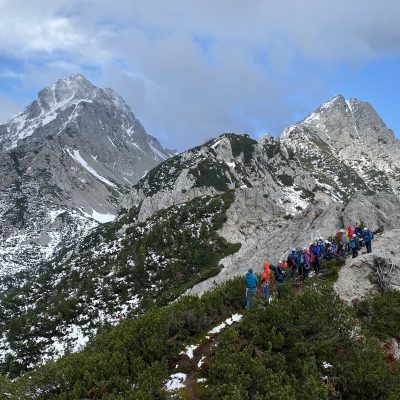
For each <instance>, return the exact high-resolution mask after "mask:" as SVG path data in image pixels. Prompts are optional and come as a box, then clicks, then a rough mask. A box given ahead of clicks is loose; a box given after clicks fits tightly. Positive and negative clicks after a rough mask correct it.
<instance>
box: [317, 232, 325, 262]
mask: <svg viewBox="0 0 400 400" xmlns="http://www.w3.org/2000/svg"><path fill="white" fill-rule="evenodd" d="M317 244H318V246H319V248H320V250H321V257H322V258H325V255H326V246H325V241H324V238H322V237H320V238H319V239H318V242H317Z"/></svg>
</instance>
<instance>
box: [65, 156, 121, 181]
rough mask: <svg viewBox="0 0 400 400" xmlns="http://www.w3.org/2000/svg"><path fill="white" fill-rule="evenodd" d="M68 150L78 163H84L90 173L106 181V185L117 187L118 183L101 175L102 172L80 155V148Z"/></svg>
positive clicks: (83, 165)
mask: <svg viewBox="0 0 400 400" xmlns="http://www.w3.org/2000/svg"><path fill="white" fill-rule="evenodd" d="M66 152H67V153H68V154H69V155H70V157H71V158H72V159H74V160H75V161H76V162H77V163H79V164H80V165H82V167H83V168H85V169H86V170H87V171H88V172H89V173H90V174H92V175H93V176H94V177H95V178H97V179H98V180H99V181H101V182H103V183H105V184H106V185H109V186H111V187H116V185H115V184H114V183H112V182H110V181H109V180H108V179H106V178H104V176H101V175H100V174H98V173H97V171H96V170H94V169H93V168H92V167H91V166H90V165H89V164H88V163H87V162H86V161H85V160H84V159H83V157H82V156H81V155H80V153H79V150H73V151H71V150H70V149H66Z"/></svg>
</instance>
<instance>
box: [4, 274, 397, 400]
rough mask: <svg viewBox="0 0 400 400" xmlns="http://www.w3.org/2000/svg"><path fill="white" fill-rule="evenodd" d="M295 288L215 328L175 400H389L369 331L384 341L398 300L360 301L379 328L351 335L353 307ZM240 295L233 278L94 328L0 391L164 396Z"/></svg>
mask: <svg viewBox="0 0 400 400" xmlns="http://www.w3.org/2000/svg"><path fill="white" fill-rule="evenodd" d="M301 285H302V287H301V290H300V291H299V290H296V291H294V290H293V289H292V283H291V282H290V281H289V282H287V283H285V284H284V285H283V286H280V287H279V290H278V288H277V287H274V288H273V291H272V296H273V301H272V302H271V303H270V304H265V303H263V302H262V301H261V300H257V301H256V303H255V304H254V306H253V309H252V310H251V312H250V313H246V314H245V315H244V318H243V320H242V322H241V323H240V324H239V325H236V326H230V327H228V328H227V329H225V331H223V332H222V333H221V334H220V335H219V337H218V340H217V343H218V344H217V346H216V347H211V348H210V349H209V350H208V353H207V354H206V357H205V359H204V363H203V364H202V365H201V366H200V367H199V368H197V370H196V371H194V377H195V378H196V381H195V383H194V384H193V385H192V387H191V388H190V391H189V390H187V389H186V388H184V389H180V391H178V392H177V393H178V394H179V397H178V398H182V399H187V400H189V399H200V400H203V399H204V400H206V399H211V400H223V399H226V400H228V399H229V400H242V399H243V400H245V399H254V400H259V399H260V400H261V399H271V400H272V399H274V400H275V399H282V400H287V399H293V400H295V399H299V400H300V399H301V400H303V399H305V400H308V399H309V400H314V399H327V400H328V399H332V400H333V399H354V400H355V399H382V400H383V399H385V400H386V399H389V400H391V399H392V400H395V399H397V398H398V393H399V390H400V375H399V372H400V370H399V365H398V363H395V364H394V365H391V367H390V368H389V367H388V365H387V364H386V362H385V358H384V354H383V352H382V348H381V344H380V343H379V341H378V340H377V339H376V337H375V334H374V333H376V332H379V331H381V330H382V332H386V329H387V327H389V331H388V332H389V333H388V335H393V332H395V331H393V332H391V331H390V329H392V328H393V329H394V330H395V329H396V325H391V322H390V321H389V320H388V318H389V319H391V318H392V317H393V316H394V315H396V313H398V312H399V310H400V304H399V296H398V294H393V293H388V294H384V295H381V296H380V297H378V298H375V299H371V300H369V301H368V304H370V305H371V307H372V309H374V310H375V317H373V319H374V318H375V319H377V321H381V322H379V323H378V326H379V325H381V328H379V329H378V330H377V331H376V332H373V330H371V329H370V328H369V327H368V328H367V327H366V328H364V327H359V328H357V329H356V327H357V326H358V325H359V324H358V323H357V320H356V315H355V313H354V310H353V308H351V307H348V306H346V305H344V304H343V303H342V302H341V301H340V300H339V298H338V296H337V295H336V294H335V292H334V290H333V289H332V286H331V284H330V283H329V282H326V281H325V280H323V279H321V278H320V277H316V278H311V279H309V280H308V281H305V282H304V283H302V284H301ZM293 287H294V288H296V287H297V289H298V283H295V284H294V286H293ZM244 297H245V296H244V282H243V279H242V278H236V279H234V280H232V281H229V282H227V283H226V284H224V285H222V286H220V287H219V288H217V289H215V290H213V291H211V292H208V293H207V294H205V295H204V296H203V297H202V298H201V299H199V298H196V297H184V298H182V299H181V300H179V301H178V302H175V303H173V304H171V305H169V306H167V307H162V308H159V309H152V310H150V311H148V312H147V313H146V314H145V315H143V316H142V317H139V318H137V319H127V320H125V321H123V322H121V323H120V324H119V325H118V326H116V327H108V328H103V329H102V330H101V331H100V332H99V333H98V335H97V337H96V338H95V339H94V340H93V341H92V342H91V343H90V344H89V345H88V347H87V348H86V349H85V350H83V351H82V352H80V353H77V354H70V355H68V356H66V357H64V358H63V359H61V360H59V361H57V362H53V363H49V364H47V365H45V366H43V367H41V368H39V369H38V370H36V371H35V372H31V373H29V374H27V375H25V376H23V377H21V378H19V379H18V380H16V381H14V382H10V381H9V380H7V379H5V378H1V379H2V380H0V383H1V388H2V389H1V390H2V393H8V395H9V397H8V398H10V399H21V400H24V399H32V398H34V399H43V400H44V399H46V400H52V399H89V398H94V399H121V400H122V399H141V400H147V399H148V400H151V399H165V400H166V399H170V398H171V394H169V393H168V392H167V391H166V390H165V387H164V384H165V381H166V380H167V379H168V377H169V376H170V375H171V373H173V372H176V370H175V365H176V364H177V362H179V359H180V358H181V357H182V356H181V355H180V353H181V351H182V350H183V348H184V347H185V345H187V344H188V343H194V342H196V340H198V339H199V338H201V337H204V335H205V332H207V331H208V330H209V329H210V328H212V327H213V326H215V325H218V324H219V323H220V322H221V321H223V320H224V319H225V318H226V317H227V316H229V315H231V314H232V313H234V312H238V311H239V312H240V311H241V310H242V309H243V306H244ZM388 309H389V310H390V312H387V310H388ZM377 310H380V311H377ZM370 322H372V321H370ZM397 335H398V330H397ZM384 336H387V335H386V334H384V335H383V336H382V337H384ZM393 336H394V335H393ZM183 372H186V373H190V372H192V373H193V371H183ZM199 378H202V379H199Z"/></svg>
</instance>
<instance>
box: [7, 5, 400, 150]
mask: <svg viewBox="0 0 400 400" xmlns="http://www.w3.org/2000/svg"><path fill="white" fill-rule="evenodd" d="M0 15H1V17H0V54H3V55H5V56H7V57H14V58H16V59H18V60H23V62H24V71H23V75H24V79H23V85H25V86H24V87H25V88H26V90H28V89H30V88H40V87H41V86H44V85H46V84H50V83H52V82H53V81H54V80H56V79H57V78H59V77H60V76H63V75H66V74H67V73H70V72H76V71H77V70H80V71H82V72H85V73H89V78H92V79H93V80H94V82H95V83H97V84H99V85H101V86H111V87H113V88H115V89H116V90H118V91H119V92H120V93H121V94H122V95H123V96H124V97H125V98H126V100H127V102H128V104H130V105H131V107H132V109H133V111H134V113H135V114H136V116H137V117H138V118H139V119H141V120H142V122H143V124H144V125H145V127H146V129H147V130H148V131H149V132H150V133H152V134H154V135H156V136H158V137H160V138H161V139H162V141H163V142H164V143H165V144H167V145H170V146H176V147H178V148H179V149H183V148H186V147H188V146H192V145H195V144H199V143H201V142H202V141H204V140H206V139H208V138H210V137H212V136H215V135H217V134H219V133H222V132H226V131H234V132H249V133H251V134H257V133H260V132H261V131H263V130H271V131H272V132H274V133H277V132H279V131H280V130H281V129H282V128H283V127H284V126H286V125H287V124H289V123H290V122H293V119H294V118H295V117H296V116H298V115H301V114H302V113H305V112H306V111H307V110H308V111H309V109H308V104H315V103H316V101H317V100H318V101H319V99H321V98H324V97H327V96H328V95H329V94H328V89H327V88H326V85H325V83H324V79H323V76H322V75H323V74H322V72H321V71H323V70H324V69H325V68H332V69H335V67H336V66H337V65H339V64H340V65H342V64H345V65H364V64H365V63H367V62H369V61H374V60H377V59H379V58H381V57H384V56H390V55H399V54H400V26H399V24H398V22H397V16H398V15H400V3H399V2H398V1H396V0H386V1H382V2H379V3H378V2H375V1H372V0H354V1H352V2H348V1H344V0H337V1H336V2H326V1H321V0H304V1H302V2H299V1H287V0H286V1H283V0H281V1H277V0H269V1H265V0H253V1H249V2H242V1H239V0H229V1H228V0H220V1H211V0H205V1H202V2H199V1H195V0H186V1H177V0H171V1H168V2H166V1H163V0H158V1H155V0H135V1H134V2H126V1H122V0H121V1H114V2H113V3H112V6H110V2H109V1H106V0H96V1H94V0H81V1H76V0H73V1H70V0H69V1H67V0H65V1H64V0H55V1H51V2H50V1H44V0H42V1H40V0H37V1H32V2H22V0H12V1H11V0H9V1H6V0H3V1H0ZM37 60H40V67H38V63H37ZM303 60H307V62H309V63H315V65H318V66H319V69H318V68H315V69H313V71H310V72H309V73H307V71H304V70H302V71H300V69H299V68H298V65H299V64H300V63H301V62H302V61H303ZM2 103H3V101H2V100H1V99H0V104H2Z"/></svg>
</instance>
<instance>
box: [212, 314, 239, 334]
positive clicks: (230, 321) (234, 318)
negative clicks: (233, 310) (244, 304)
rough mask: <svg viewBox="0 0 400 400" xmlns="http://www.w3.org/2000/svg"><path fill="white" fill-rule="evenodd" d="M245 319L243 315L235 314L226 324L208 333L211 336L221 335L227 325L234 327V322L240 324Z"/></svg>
mask: <svg viewBox="0 0 400 400" xmlns="http://www.w3.org/2000/svg"><path fill="white" fill-rule="evenodd" d="M242 318H243V315H241V314H233V315H232V317H230V318H227V319H226V320H225V322H223V323H222V324H220V325H217V326H216V327H215V328H213V329H211V331H210V332H208V333H209V334H210V335H213V334H216V333H220V332H221V331H222V330H223V329H225V328H226V326H227V325H232V324H233V323H234V322H240V321H241V320H242Z"/></svg>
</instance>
